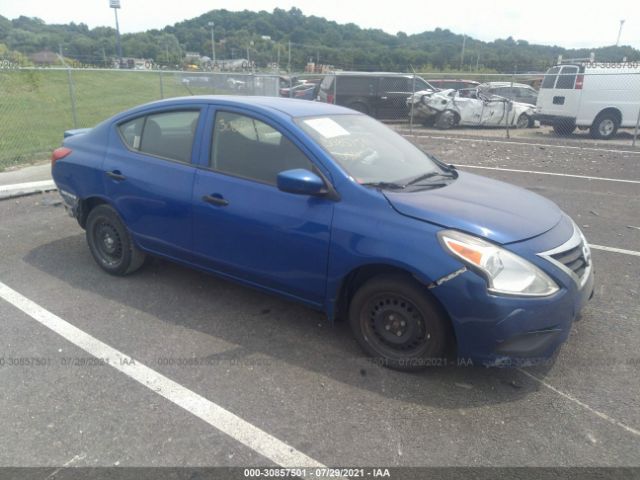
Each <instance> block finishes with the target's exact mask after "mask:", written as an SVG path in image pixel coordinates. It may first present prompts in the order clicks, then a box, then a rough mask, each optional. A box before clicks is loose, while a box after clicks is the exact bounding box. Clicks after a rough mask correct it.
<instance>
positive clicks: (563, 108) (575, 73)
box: [536, 65, 583, 118]
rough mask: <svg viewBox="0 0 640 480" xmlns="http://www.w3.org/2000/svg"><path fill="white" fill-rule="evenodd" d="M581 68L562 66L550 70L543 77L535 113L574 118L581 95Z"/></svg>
mask: <svg viewBox="0 0 640 480" xmlns="http://www.w3.org/2000/svg"><path fill="white" fill-rule="evenodd" d="M582 78H583V75H582V73H581V67H580V66H578V65H562V66H555V67H552V68H550V69H549V70H548V71H547V73H546V74H545V75H544V79H543V80H542V85H541V86H540V91H539V92H538V99H537V102H536V106H537V108H536V110H537V113H540V114H542V115H553V116H559V117H570V118H575V117H576V116H577V114H578V108H579V106H580V96H581V94H582Z"/></svg>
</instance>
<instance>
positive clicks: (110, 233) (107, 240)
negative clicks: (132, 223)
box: [86, 205, 145, 275]
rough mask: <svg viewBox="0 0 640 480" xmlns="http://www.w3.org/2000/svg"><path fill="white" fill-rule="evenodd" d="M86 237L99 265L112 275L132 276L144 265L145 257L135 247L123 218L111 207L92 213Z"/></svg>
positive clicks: (98, 208) (106, 206)
mask: <svg viewBox="0 0 640 480" xmlns="http://www.w3.org/2000/svg"><path fill="white" fill-rule="evenodd" d="M86 236H87V243H88V244H89V250H90V251H91V254H92V255H93V258H94V259H95V261H96V263H97V264H98V265H99V266H100V267H101V268H102V269H103V270H104V271H105V272H107V273H110V274H111V275H128V274H130V273H133V272H134V271H136V270H137V269H138V268H140V266H142V264H143V263H144V260H145V254H144V253H143V252H141V251H140V250H139V249H138V248H137V247H136V246H135V245H134V243H133V241H132V240H131V235H129V231H128V230H127V228H126V227H125V225H124V223H123V222H122V220H121V219H120V216H119V215H118V213H117V212H116V211H115V210H114V209H113V208H111V207H110V206H109V205H99V206H97V207H95V208H94V209H93V210H91V212H90V213H89V217H88V218H87V225H86Z"/></svg>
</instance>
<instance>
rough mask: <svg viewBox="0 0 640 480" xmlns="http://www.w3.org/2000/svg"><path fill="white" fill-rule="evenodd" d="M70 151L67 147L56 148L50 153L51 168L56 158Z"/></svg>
mask: <svg viewBox="0 0 640 480" xmlns="http://www.w3.org/2000/svg"><path fill="white" fill-rule="evenodd" d="M70 153H71V149H70V148H67V147H60V148H56V149H55V150H54V151H53V153H52V154H51V168H53V166H54V165H55V164H56V162H57V161H58V160H60V159H61V158H64V157H66V156H67V155H69V154H70Z"/></svg>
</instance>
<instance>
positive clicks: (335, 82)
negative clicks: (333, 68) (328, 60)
mask: <svg viewBox="0 0 640 480" xmlns="http://www.w3.org/2000/svg"><path fill="white" fill-rule="evenodd" d="M332 103H333V104H334V105H335V104H336V103H338V75H336V74H335V72H334V74H333V102H332Z"/></svg>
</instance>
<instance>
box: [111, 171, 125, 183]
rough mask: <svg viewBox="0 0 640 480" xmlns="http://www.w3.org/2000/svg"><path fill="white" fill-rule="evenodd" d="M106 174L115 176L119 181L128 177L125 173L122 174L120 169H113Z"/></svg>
mask: <svg viewBox="0 0 640 480" xmlns="http://www.w3.org/2000/svg"><path fill="white" fill-rule="evenodd" d="M106 174H107V177H109V178H113V179H114V180H117V181H119V182H121V181H122V180H125V179H126V178H127V177H125V176H124V175H122V173H120V171H119V170H113V171H112V172H106Z"/></svg>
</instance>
